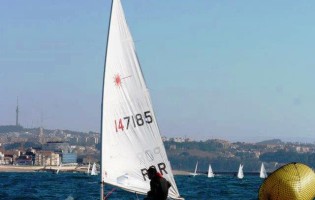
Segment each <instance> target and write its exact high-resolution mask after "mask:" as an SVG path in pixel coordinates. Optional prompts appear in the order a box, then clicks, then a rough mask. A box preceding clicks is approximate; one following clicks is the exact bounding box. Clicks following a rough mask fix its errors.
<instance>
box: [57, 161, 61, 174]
mask: <svg viewBox="0 0 315 200" xmlns="http://www.w3.org/2000/svg"><path fill="white" fill-rule="evenodd" d="M61 165H62V163H61V162H60V164H59V166H58V169H57V171H56V174H58V173H59V171H60V168H61Z"/></svg>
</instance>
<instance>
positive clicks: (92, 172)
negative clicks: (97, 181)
mask: <svg viewBox="0 0 315 200" xmlns="http://www.w3.org/2000/svg"><path fill="white" fill-rule="evenodd" d="M91 175H92V176H95V175H97V171H96V164H95V163H93V166H92V170H91Z"/></svg>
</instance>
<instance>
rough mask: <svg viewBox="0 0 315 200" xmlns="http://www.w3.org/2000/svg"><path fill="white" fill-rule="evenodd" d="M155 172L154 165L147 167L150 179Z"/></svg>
mask: <svg viewBox="0 0 315 200" xmlns="http://www.w3.org/2000/svg"><path fill="white" fill-rule="evenodd" d="M156 173H157V171H156V169H155V167H154V166H151V167H149V169H148V176H149V179H152V178H153V177H154V176H155V174H156Z"/></svg>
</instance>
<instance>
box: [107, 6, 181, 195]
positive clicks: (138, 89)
mask: <svg viewBox="0 0 315 200" xmlns="http://www.w3.org/2000/svg"><path fill="white" fill-rule="evenodd" d="M109 27H110V28H109V33H108V41H107V51H106V61H105V74H104V86H103V101H102V126H101V127H102V137H101V142H102V154H101V157H102V158H101V182H104V183H108V184H111V185H115V186H117V187H120V188H122V189H125V190H127V191H132V192H136V193H138V194H146V193H147V192H148V191H149V189H150V180H149V179H148V176H147V171H146V170H147V169H148V168H149V167H150V166H155V167H156V169H157V171H159V172H160V173H161V174H162V175H163V177H164V178H166V179H167V180H168V181H169V182H170V183H171V184H172V186H171V188H170V189H169V196H170V197H171V198H173V199H179V192H178V189H177V186H176V183H175V180H174V177H173V174H172V169H171V166H170V163H169V161H168V158H167V155H166V151H165V148H164V145H163V142H162V139H161V135H160V131H159V128H158V124H157V122H156V118H155V115H154V111H153V107H152V104H151V99H150V94H149V93H148V89H147V87H146V84H145V80H144V77H143V74H142V71H141V68H140V63H139V60H138V57H137V55H136V51H135V46H134V42H133V39H132V36H131V33H130V31H129V28H128V25H127V22H126V19H125V16H124V12H123V8H122V6H121V2H120V0H113V5H112V11H111V18H110V24H109Z"/></svg>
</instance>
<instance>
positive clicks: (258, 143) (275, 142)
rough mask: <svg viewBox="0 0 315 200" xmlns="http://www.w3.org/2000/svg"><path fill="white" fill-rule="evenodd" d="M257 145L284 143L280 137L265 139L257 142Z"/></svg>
mask: <svg viewBox="0 0 315 200" xmlns="http://www.w3.org/2000/svg"><path fill="white" fill-rule="evenodd" d="M256 144H257V145H279V144H284V142H282V141H281V140H280V139H273V140H265V141H262V142H257V143H256Z"/></svg>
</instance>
